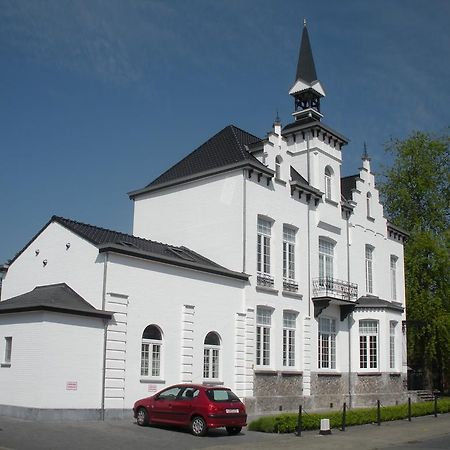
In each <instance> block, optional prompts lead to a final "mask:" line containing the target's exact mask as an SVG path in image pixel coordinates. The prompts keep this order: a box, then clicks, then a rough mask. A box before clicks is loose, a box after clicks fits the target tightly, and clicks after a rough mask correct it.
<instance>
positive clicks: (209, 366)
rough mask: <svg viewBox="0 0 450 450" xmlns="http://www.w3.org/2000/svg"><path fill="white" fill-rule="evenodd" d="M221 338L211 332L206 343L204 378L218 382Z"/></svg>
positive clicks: (204, 350) (206, 338)
mask: <svg viewBox="0 0 450 450" xmlns="http://www.w3.org/2000/svg"><path fill="white" fill-rule="evenodd" d="M219 358H220V337H219V335H218V334H217V333H216V332H215V331H210V332H209V333H208V334H207V335H206V337H205V342H204V349H203V378H205V379H207V380H217V379H218V378H219Z"/></svg>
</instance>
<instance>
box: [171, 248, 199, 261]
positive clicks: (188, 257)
mask: <svg viewBox="0 0 450 450" xmlns="http://www.w3.org/2000/svg"><path fill="white" fill-rule="evenodd" d="M169 251H170V252H172V253H173V254H174V255H176V256H177V257H178V258H182V259H185V260H186V261H194V258H193V257H192V256H191V255H190V254H189V253H188V252H186V251H185V250H183V249H182V248H174V247H171V248H169Z"/></svg>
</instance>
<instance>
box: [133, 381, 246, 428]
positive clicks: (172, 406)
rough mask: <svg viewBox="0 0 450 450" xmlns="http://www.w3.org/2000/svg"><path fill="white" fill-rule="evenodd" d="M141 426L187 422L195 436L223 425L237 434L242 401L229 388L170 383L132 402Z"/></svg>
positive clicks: (242, 416)
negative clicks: (166, 386)
mask: <svg viewBox="0 0 450 450" xmlns="http://www.w3.org/2000/svg"><path fill="white" fill-rule="evenodd" d="M133 412H134V417H135V419H136V421H137V424H138V425H140V426H144V425H147V424H148V423H150V422H151V423H155V424H156V423H162V424H170V425H182V426H189V427H190V429H191V431H192V434H193V435H194V436H204V435H205V434H206V432H207V431H208V428H220V427H225V428H226V430H227V431H228V433H229V434H238V433H239V432H240V431H241V429H242V427H244V426H245V425H247V413H246V411H245V406H244V404H243V403H242V402H241V401H240V400H239V398H238V397H237V396H236V394H234V393H233V392H232V391H231V390H230V389H228V388H224V387H217V386H215V387H210V386H202V385H196V384H177V385H175V386H170V387H168V388H166V389H164V390H162V391H160V392H158V393H157V394H155V395H152V396H151V397H147V398H143V399H141V400H138V401H137V402H136V403H135V404H134V406H133Z"/></svg>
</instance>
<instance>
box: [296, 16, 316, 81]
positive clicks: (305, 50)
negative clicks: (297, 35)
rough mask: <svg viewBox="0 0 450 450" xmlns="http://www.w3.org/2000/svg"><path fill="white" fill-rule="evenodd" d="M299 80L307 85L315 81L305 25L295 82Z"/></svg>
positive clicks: (314, 68) (314, 69)
mask: <svg viewBox="0 0 450 450" xmlns="http://www.w3.org/2000/svg"><path fill="white" fill-rule="evenodd" d="M299 78H300V79H302V80H304V81H307V82H308V83H312V82H313V81H316V80H317V74H316V66H315V65H314V58H313V54H312V49H311V43H310V41H309V35H308V29H307V28H306V25H305V26H304V27H303V33H302V41H301V44H300V51H299V55H298V63H297V74H296V80H298V79H299Z"/></svg>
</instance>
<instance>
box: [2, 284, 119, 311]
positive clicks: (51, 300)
mask: <svg viewBox="0 0 450 450" xmlns="http://www.w3.org/2000/svg"><path fill="white" fill-rule="evenodd" d="M27 311H54V312H61V313H67V314H75V315H81V316H92V317H100V318H108V319H110V318H111V317H112V315H113V313H112V312H109V311H103V310H99V309H96V308H94V307H93V306H92V305H91V304H90V303H88V302H87V301H86V300H84V298H82V297H81V296H80V295H79V294H77V293H76V292H75V291H74V290H73V289H71V288H70V287H69V286H67V284H65V283H60V284H50V285H46V286H38V287H35V288H34V289H33V290H32V291H30V292H27V293H25V294H22V295H18V296H17V297H12V298H9V299H8V300H4V301H2V302H0V314H10V313H16V312H27Z"/></svg>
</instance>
